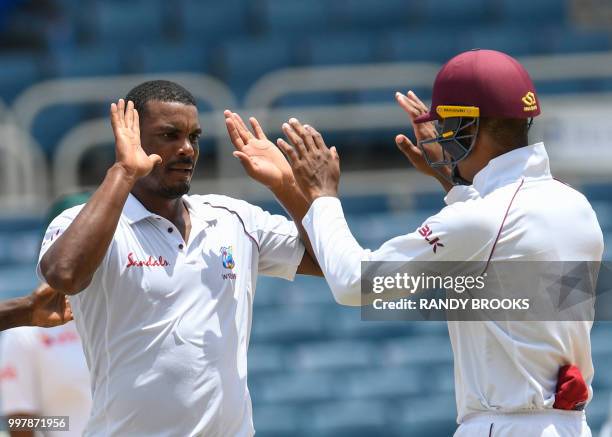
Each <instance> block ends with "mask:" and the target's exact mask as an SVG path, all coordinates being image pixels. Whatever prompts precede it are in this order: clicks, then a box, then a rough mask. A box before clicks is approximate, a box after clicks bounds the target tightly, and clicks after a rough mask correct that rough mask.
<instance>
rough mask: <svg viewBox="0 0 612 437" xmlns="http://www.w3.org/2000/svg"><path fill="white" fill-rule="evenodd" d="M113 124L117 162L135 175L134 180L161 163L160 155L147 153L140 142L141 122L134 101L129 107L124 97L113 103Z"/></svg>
mask: <svg viewBox="0 0 612 437" xmlns="http://www.w3.org/2000/svg"><path fill="white" fill-rule="evenodd" d="M110 117H111V125H112V127H113V133H114V135H115V154H116V161H117V164H119V165H121V166H122V167H123V168H124V169H125V170H126V172H127V173H128V174H129V175H131V176H133V177H134V180H136V179H138V178H141V177H143V176H146V175H148V174H149V173H150V172H151V170H153V167H155V166H156V165H157V164H160V163H161V161H162V159H161V157H160V156H159V155H155V154H151V155H147V153H146V152H145V151H144V150H143V149H142V146H141V144H140V122H139V119H138V111H136V109H134V103H133V102H131V101H129V102H128V103H127V107H126V104H125V101H124V100H123V99H119V101H118V102H117V103H116V104H115V103H113V104H111V110H110Z"/></svg>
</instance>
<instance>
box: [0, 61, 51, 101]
mask: <svg viewBox="0 0 612 437" xmlns="http://www.w3.org/2000/svg"><path fill="white" fill-rule="evenodd" d="M41 77H42V75H41V71H40V66H39V61H38V59H37V58H36V57H35V56H34V55H27V54H11V55H1V56H0V97H1V98H2V99H3V100H4V101H6V102H11V101H12V100H13V99H14V98H15V96H17V94H19V93H20V92H21V91H23V90H24V89H25V88H26V87H28V86H29V85H31V84H32V83H34V82H36V81H38V80H40V79H41Z"/></svg>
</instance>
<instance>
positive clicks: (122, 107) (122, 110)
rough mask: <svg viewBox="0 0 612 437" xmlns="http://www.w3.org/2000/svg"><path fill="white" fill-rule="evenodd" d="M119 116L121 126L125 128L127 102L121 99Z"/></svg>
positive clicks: (118, 105)
mask: <svg viewBox="0 0 612 437" xmlns="http://www.w3.org/2000/svg"><path fill="white" fill-rule="evenodd" d="M117 114H118V115H119V125H120V126H121V127H125V100H123V99H119V102H118V103H117Z"/></svg>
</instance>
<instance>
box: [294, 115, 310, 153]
mask: <svg viewBox="0 0 612 437" xmlns="http://www.w3.org/2000/svg"><path fill="white" fill-rule="evenodd" d="M289 124H290V125H291V127H292V128H293V130H294V131H295V132H296V133H297V134H298V135H299V136H300V137H301V138H302V141H303V143H304V146H305V147H306V150H313V149H314V148H315V144H314V141H313V139H312V136H311V135H310V133H309V132H308V131H307V130H306V129H305V128H304V126H302V124H301V123H300V122H299V121H298V119H297V118H290V119H289Z"/></svg>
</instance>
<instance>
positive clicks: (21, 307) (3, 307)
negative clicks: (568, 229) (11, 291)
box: [0, 296, 33, 331]
mask: <svg viewBox="0 0 612 437" xmlns="http://www.w3.org/2000/svg"><path fill="white" fill-rule="evenodd" d="M32 310H33V309H32V299H31V297H30V296H25V297H18V298H15V299H11V300H8V301H6V302H2V303H0V331H4V330H5V329H11V328H16V327H18V326H30V325H31V323H32Z"/></svg>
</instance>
